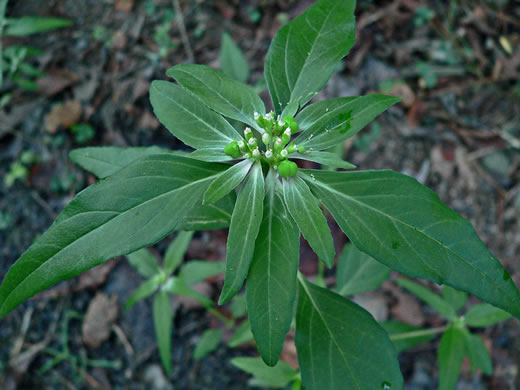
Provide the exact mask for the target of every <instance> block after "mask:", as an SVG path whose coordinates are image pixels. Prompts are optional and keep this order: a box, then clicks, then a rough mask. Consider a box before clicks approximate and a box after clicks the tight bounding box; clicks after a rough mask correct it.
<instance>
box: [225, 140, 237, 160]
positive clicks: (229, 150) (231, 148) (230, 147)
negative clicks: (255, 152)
mask: <svg viewBox="0 0 520 390" xmlns="http://www.w3.org/2000/svg"><path fill="white" fill-rule="evenodd" d="M224 153H226V154H227V155H228V156H229V157H233V158H238V157H240V154H241V153H240V148H239V147H238V143H237V142H236V141H233V142H230V143H229V144H227V145H226V147H225V148H224Z"/></svg>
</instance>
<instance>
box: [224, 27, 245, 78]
mask: <svg viewBox="0 0 520 390" xmlns="http://www.w3.org/2000/svg"><path fill="white" fill-rule="evenodd" d="M220 67H221V68H222V72H224V73H225V74H226V75H228V76H229V77H230V78H232V79H235V80H237V81H240V82H241V83H246V82H247V79H248V78H249V63H248V62H247V58H246V56H245V55H244V53H243V52H242V50H240V48H239V47H238V46H237V44H236V43H235V42H234V41H233V39H231V37H230V36H229V34H228V33H224V34H222V42H221V44H220Z"/></svg>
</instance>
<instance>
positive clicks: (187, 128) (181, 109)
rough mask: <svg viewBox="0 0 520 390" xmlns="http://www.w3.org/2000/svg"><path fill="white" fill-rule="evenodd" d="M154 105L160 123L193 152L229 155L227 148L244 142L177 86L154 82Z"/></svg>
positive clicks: (151, 91)
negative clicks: (225, 152)
mask: <svg viewBox="0 0 520 390" xmlns="http://www.w3.org/2000/svg"><path fill="white" fill-rule="evenodd" d="M150 101H151V103H152V107H153V111H154V113H155V116H157V118H158V119H159V121H160V122H161V123H162V124H163V125H164V126H165V127H166V128H167V129H168V130H169V131H170V132H171V133H172V134H173V135H174V136H175V137H177V138H179V139H180V140H181V141H182V142H184V143H185V144H186V145H189V146H191V147H192V148H195V149H214V150H215V151H217V152H218V151H219V150H221V151H222V154H223V155H225V154H224V147H225V146H226V145H227V144H229V143H230V142H232V141H240V140H241V139H242V137H241V136H240V135H239V134H238V132H237V131H236V130H235V129H234V128H233V126H231V125H230V124H229V122H227V121H226V120H225V119H224V118H222V117H221V116H220V115H219V114H217V113H216V112H214V111H212V110H210V109H209V108H208V107H207V106H206V105H204V103H202V102H201V101H200V99H198V98H197V97H195V96H194V95H193V94H191V93H190V92H188V90H186V89H184V88H182V87H179V86H178V85H176V84H173V83H169V82H167V81H161V80H159V81H154V82H152V86H151V87H150Z"/></svg>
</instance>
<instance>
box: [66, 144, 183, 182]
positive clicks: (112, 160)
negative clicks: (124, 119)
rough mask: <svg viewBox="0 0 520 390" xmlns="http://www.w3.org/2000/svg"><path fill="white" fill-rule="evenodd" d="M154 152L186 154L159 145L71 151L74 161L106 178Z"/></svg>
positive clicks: (102, 147) (96, 174)
mask: <svg viewBox="0 0 520 390" xmlns="http://www.w3.org/2000/svg"><path fill="white" fill-rule="evenodd" d="M154 154H173V155H177V156H186V155H187V154H188V153H186V152H183V151H173V150H169V149H166V148H160V147H158V146H150V147H133V148H119V147H115V146H98V147H87V148H79V149H74V150H73V151H71V152H70V153H69V157H70V158H71V160H72V161H74V162H75V163H76V164H78V165H79V166H80V167H81V168H83V169H85V170H86V171H89V172H90V173H92V174H93V175H95V176H96V177H98V178H100V179H104V178H105V177H108V176H110V175H113V174H114V173H116V172H117V171H119V170H120V169H121V168H124V167H126V166H127V165H129V164H131V163H132V162H134V161H135V160H137V159H139V158H141V157H145V156H150V155H154Z"/></svg>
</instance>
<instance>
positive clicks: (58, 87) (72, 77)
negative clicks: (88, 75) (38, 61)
mask: <svg viewBox="0 0 520 390" xmlns="http://www.w3.org/2000/svg"><path fill="white" fill-rule="evenodd" d="M78 79H79V76H78V75H77V74H76V73H74V72H71V71H69V70H65V69H56V70H50V71H47V72H46V74H45V76H44V77H42V78H39V79H38V81H37V84H38V85H39V86H40V89H41V91H42V92H43V93H44V94H45V95H47V96H53V95H56V94H57V93H58V92H61V91H63V90H64V89H65V88H67V87H68V86H70V85H72V84H74V83H75V82H76V81H78Z"/></svg>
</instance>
